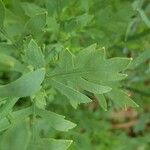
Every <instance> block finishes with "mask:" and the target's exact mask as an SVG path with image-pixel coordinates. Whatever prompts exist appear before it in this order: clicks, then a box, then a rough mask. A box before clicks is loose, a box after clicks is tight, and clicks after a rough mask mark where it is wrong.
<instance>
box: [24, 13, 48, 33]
mask: <svg viewBox="0 0 150 150" xmlns="http://www.w3.org/2000/svg"><path fill="white" fill-rule="evenodd" d="M45 25H46V13H42V14H38V15H36V16H34V17H32V18H30V20H29V21H28V22H27V23H26V25H25V33H26V34H31V35H35V36H36V35H39V33H40V34H41V31H42V30H43V28H44V26H45Z"/></svg>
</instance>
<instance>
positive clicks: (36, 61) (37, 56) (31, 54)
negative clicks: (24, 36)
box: [24, 39, 45, 69]
mask: <svg viewBox="0 0 150 150" xmlns="http://www.w3.org/2000/svg"><path fill="white" fill-rule="evenodd" d="M24 59H25V61H26V62H27V63H28V65H32V66H33V67H34V68H35V69H38V68H42V67H44V65H45V62H44V55H43V53H42V51H41V49H40V48H39V47H38V45H37V43H36V42H35V41H34V40H33V39H31V41H30V42H29V44H28V47H27V49H26V51H25V57H24Z"/></svg>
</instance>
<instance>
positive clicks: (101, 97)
mask: <svg viewBox="0 0 150 150" xmlns="http://www.w3.org/2000/svg"><path fill="white" fill-rule="evenodd" d="M95 96H96V98H97V100H98V102H99V104H100V106H101V107H102V108H103V109H104V110H105V111H107V102H106V99H105V96H104V95H103V94H95Z"/></svg>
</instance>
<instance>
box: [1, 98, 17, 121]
mask: <svg viewBox="0 0 150 150" xmlns="http://www.w3.org/2000/svg"><path fill="white" fill-rule="evenodd" d="M17 101H18V98H7V99H6V102H5V104H3V106H2V107H1V108H0V119H1V118H4V117H6V116H7V115H8V114H9V113H10V112H11V111H12V108H13V106H14V105H15V103H16V102H17Z"/></svg>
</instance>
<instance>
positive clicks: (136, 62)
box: [129, 49, 150, 69]
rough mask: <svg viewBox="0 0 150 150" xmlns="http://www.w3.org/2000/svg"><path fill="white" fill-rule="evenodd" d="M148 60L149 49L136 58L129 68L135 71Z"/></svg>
mask: <svg viewBox="0 0 150 150" xmlns="http://www.w3.org/2000/svg"><path fill="white" fill-rule="evenodd" d="M148 59H150V50H149V49H147V50H145V51H144V52H143V53H141V54H140V55H139V56H138V57H136V58H135V59H134V60H133V61H132V63H131V64H130V65H129V68H130V69H134V68H136V67H138V66H139V65H140V64H142V63H144V62H145V61H146V60H148Z"/></svg>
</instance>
